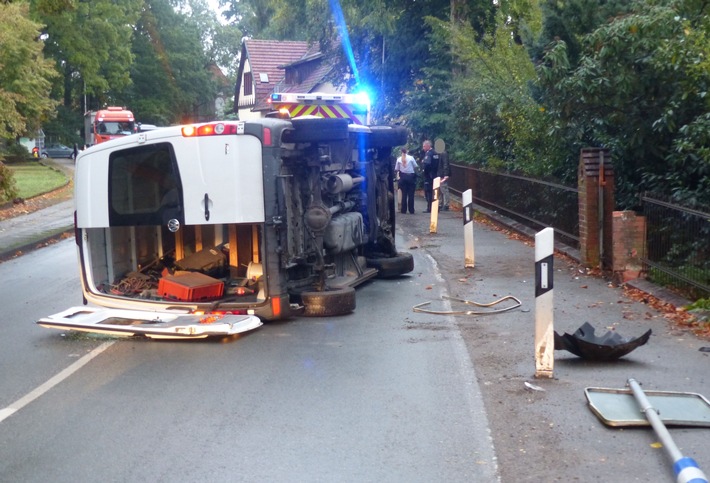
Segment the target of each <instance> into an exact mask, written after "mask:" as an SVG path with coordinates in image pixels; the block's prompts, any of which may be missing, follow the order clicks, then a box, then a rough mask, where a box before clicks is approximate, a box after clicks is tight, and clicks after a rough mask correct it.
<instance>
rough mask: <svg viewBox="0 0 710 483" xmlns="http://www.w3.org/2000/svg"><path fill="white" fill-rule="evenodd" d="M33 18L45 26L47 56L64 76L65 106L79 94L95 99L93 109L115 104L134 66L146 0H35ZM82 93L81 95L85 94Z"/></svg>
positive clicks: (128, 81) (127, 82) (128, 82)
mask: <svg viewBox="0 0 710 483" xmlns="http://www.w3.org/2000/svg"><path fill="white" fill-rule="evenodd" d="M32 5H33V13H34V15H35V16H36V17H37V18H38V19H39V20H40V21H41V22H42V23H44V24H46V33H47V35H48V39H47V41H46V45H47V47H46V54H47V56H49V57H52V58H54V59H55V62H56V63H57V66H59V70H60V71H61V72H62V73H63V75H64V76H65V84H64V85H65V87H73V88H74V89H75V90H77V91H79V92H71V91H70V92H71V93H70V92H67V89H65V90H64V93H63V98H64V104H65V106H67V107H69V106H70V104H71V102H72V100H73V99H74V98H75V97H80V96H79V95H77V94H80V93H81V94H85V95H88V96H91V97H92V98H94V99H96V101H95V104H94V105H91V106H88V107H92V108H98V107H103V106H104V105H106V104H113V103H114V102H115V99H114V98H113V97H112V96H113V92H114V90H119V89H122V88H125V87H126V86H128V85H129V84H130V82H131V79H130V74H129V73H130V66H131V63H132V62H133V56H132V54H131V44H132V37H133V27H134V25H135V24H136V21H137V20H138V18H139V15H140V12H141V9H142V8H143V6H144V0H90V1H89V0H64V1H59V2H56V1H53V0H33V2H32ZM82 91H83V92H82Z"/></svg>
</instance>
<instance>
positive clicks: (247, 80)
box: [244, 72, 254, 96]
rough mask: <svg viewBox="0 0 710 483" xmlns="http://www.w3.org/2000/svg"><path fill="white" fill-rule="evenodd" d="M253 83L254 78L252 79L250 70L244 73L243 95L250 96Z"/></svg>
mask: <svg viewBox="0 0 710 483" xmlns="http://www.w3.org/2000/svg"><path fill="white" fill-rule="evenodd" d="M253 85H254V80H253V79H252V76H251V72H245V73H244V95H245V96H250V95H252V93H253V90H252V86H253Z"/></svg>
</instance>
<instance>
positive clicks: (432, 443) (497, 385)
mask: <svg viewBox="0 0 710 483" xmlns="http://www.w3.org/2000/svg"><path fill="white" fill-rule="evenodd" d="M417 203H418V205H417V208H418V209H419V211H420V213H418V214H417V215H405V216H402V217H400V219H399V220H400V221H399V223H400V228H401V232H400V235H399V242H398V243H399V244H400V245H401V246H402V248H404V249H409V250H410V251H411V252H412V253H414V254H415V272H414V273H413V274H411V275H409V276H407V277H404V278H401V279H397V280H388V281H374V282H372V283H370V284H368V285H366V286H364V287H361V288H360V289H359V290H358V307H357V309H356V312H355V314H352V315H349V316H347V317H342V318H333V319H294V320H291V321H288V322H284V323H278V324H267V325H265V326H264V327H262V328H261V329H259V330H257V331H255V332H253V333H251V334H248V335H245V336H243V337H241V338H235V339H232V340H228V341H220V342H215V341H190V342H163V341H143V340H140V339H130V340H114V339H107V338H98V337H96V336H89V335H79V336H76V335H62V333H61V332H59V331H55V330H49V329H43V328H40V327H38V326H36V325H34V321H35V320H36V319H38V318H39V317H41V316H44V315H47V314H50V313H54V312H58V311H60V310H63V309H64V308H66V307H68V306H70V305H79V304H80V303H81V296H80V290H79V282H78V278H77V276H76V271H77V267H76V260H75V250H74V244H73V240H66V241H62V242H60V243H58V244H56V245H51V246H49V247H46V248H42V249H40V250H37V251H35V252H32V253H29V254H26V255H24V256H22V257H20V258H17V259H14V260H10V261H6V262H4V263H2V264H0V276H1V277H2V280H3V287H6V288H7V290H5V291H4V292H3V293H2V295H0V303H1V304H2V307H3V308H2V318H0V327H2V328H3V333H4V337H3V338H2V340H1V342H0V349H1V350H0V364H2V368H3V377H2V378H0V481H133V480H139V479H145V480H150V481H167V480H170V481H198V480H199V481H225V480H226V481H326V480H327V481H333V480H337V481H407V482H409V481H486V482H487V481H502V482H516V483H518V482H540V481H580V482H622V481H623V482H627V481H639V482H666V481H675V478H674V476H673V471H672V466H671V462H670V461H669V460H668V457H667V455H666V454H665V451H664V449H663V448H662V447H661V446H659V445H658V438H657V437H656V436H655V435H654V433H653V431H652V430H651V429H650V428H648V427H645V428H609V427H607V426H605V425H603V424H602V423H601V422H600V421H599V419H598V418H597V417H596V416H594V414H592V412H591V411H590V410H589V408H588V406H587V404H586V399H585V396H584V390H585V388H588V387H605V388H623V387H624V386H625V384H626V381H627V379H628V378H630V377H633V378H635V379H637V380H639V381H640V382H641V383H642V385H643V387H644V389H646V390H664V391H679V392H692V393H698V394H702V395H705V396H708V395H710V377H709V376H708V370H707V368H708V363H709V362H710V359H708V357H709V354H708V353H707V352H703V351H701V350H700V349H702V348H704V347H707V346H710V342H709V341H706V340H700V339H698V338H697V337H695V336H694V335H693V334H691V333H689V332H687V331H685V330H682V329H679V328H677V327H674V326H673V325H672V324H670V323H669V321H668V320H666V319H665V318H664V317H663V316H662V314H660V313H658V312H657V311H655V310H654V309H652V308H651V307H649V306H648V305H646V304H644V303H642V302H639V301H634V300H630V299H629V298H627V297H626V296H625V295H624V294H623V292H622V291H621V290H620V289H619V288H617V287H614V286H612V285H611V284H609V283H608V282H607V281H606V280H604V279H602V278H599V277H593V276H589V275H588V274H586V272H584V271H580V269H579V267H577V266H576V265H574V264H571V263H567V262H565V261H564V260H562V259H555V272H554V277H555V282H554V283H555V298H554V300H555V321H554V322H555V329H556V330H557V331H558V332H560V333H563V332H570V333H571V332H573V331H574V330H576V329H577V328H578V327H579V326H580V325H581V324H582V323H584V322H590V323H592V324H593V325H594V326H595V328H596V329H597V330H598V331H600V332H604V331H607V330H612V331H616V332H618V333H619V334H621V335H622V336H625V337H633V336H638V335H640V334H641V333H643V332H645V331H646V330H648V329H649V328H651V329H652V330H653V336H652V337H651V340H650V341H649V343H648V344H647V345H645V346H643V347H641V348H639V349H637V350H636V351H634V352H633V353H631V354H629V355H628V356H626V357H624V358H623V359H621V360H619V361H615V362H603V363H601V362H592V361H585V360H582V359H579V358H577V357H575V356H573V355H572V354H570V353H567V352H565V351H556V353H555V371H554V376H555V377H554V378H553V379H550V380H537V379H534V377H533V375H534V372H535V366H534V355H533V348H534V345H533V333H534V310H535V306H534V281H533V278H534V262H533V260H534V255H533V252H534V249H533V246H532V244H530V243H523V242H522V241H520V240H519V239H516V238H514V237H512V236H509V234H507V233H505V232H501V231H498V230H494V229H492V228H491V227H489V226H488V225H485V224H478V223H477V224H476V227H475V230H476V233H475V243H476V245H475V246H476V267H475V268H474V269H465V268H463V236H462V224H461V216H460V213H453V212H445V213H442V216H441V218H440V220H439V231H438V233H436V234H431V233H429V219H428V217H426V216H425V215H424V214H423V213H421V209H422V208H423V201H422V200H419V199H418V200H417ZM420 205H421V206H420ZM446 294H449V295H451V296H454V297H459V298H463V299H468V300H474V301H478V302H484V303H488V302H491V301H493V300H496V299H498V298H500V297H503V296H505V295H513V296H516V297H518V298H520V299H521V300H522V303H523V305H522V307H521V308H519V309H516V310H514V311H511V312H506V313H502V314H497V315H481V316H469V315H464V316H447V315H429V314H420V313H414V312H413V311H412V307H413V306H414V305H416V304H419V303H421V302H427V301H428V302H431V305H430V306H429V307H430V308H434V309H440V310H442V311H446V310H448V309H449V308H451V307H453V308H455V309H464V310H465V309H471V306H463V307H462V306H461V305H456V304H455V303H452V304H451V305H448V304H447V303H445V302H444V301H442V300H441V297H442V295H446ZM89 357H93V358H91V359H89ZM78 363H85V364H84V365H82V366H81V367H77V366H76V364H78ZM67 368H74V370H73V372H71V373H69V374H64V375H63V376H66V377H63V378H61V379H60V380H54V383H56V384H54V385H50V386H47V384H46V383H47V382H48V381H53V379H52V378H54V377H55V376H57V375H62V373H63V371H64V370H65V369H67ZM526 383H528V385H526ZM529 384H532V385H534V386H537V387H539V388H541V389H543V390H542V391H538V390H534V389H530V387H529ZM28 395H30V396H31V397H29V398H28V397H27V396H28ZM18 401H20V402H23V404H22V407H21V408H20V409H18V410H17V411H16V412H14V413H13V412H12V407H14V406H15V405H16V403H17V402H18ZM670 431H671V434H672V436H673V438H674V440H675V443H676V444H677V445H678V446H679V448H680V449H681V451H682V452H683V453H684V454H685V455H686V456H691V457H693V458H695V459H696V460H697V461H698V463H699V465H700V467H701V468H702V469H703V470H704V471H705V472H706V474H707V473H708V468H709V467H710V450H708V434H709V433H708V431H709V430H708V429H707V428H688V427H673V428H671V429H670Z"/></svg>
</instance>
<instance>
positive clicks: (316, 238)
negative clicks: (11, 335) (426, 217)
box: [38, 118, 413, 337]
mask: <svg viewBox="0 0 710 483" xmlns="http://www.w3.org/2000/svg"><path fill="white" fill-rule="evenodd" d="M406 136H407V133H406V130H405V129H404V128H399V127H387V126H370V127H365V126H355V125H350V124H348V122H347V121H346V120H341V119H316V118H296V119H292V120H283V119H268V118H267V119H260V120H254V121H249V122H241V121H230V122H212V123H206V124H198V125H186V126H176V127H169V128H163V129H160V130H155V131H149V132H144V133H139V134H135V135H132V136H127V137H125V138H122V139H118V140H115V141H110V142H107V143H103V144H100V145H97V146H95V147H92V148H90V149H87V150H86V151H84V152H82V153H81V154H80V156H79V158H78V159H77V162H76V175H75V204H76V243H77V246H78V253H79V261H80V266H81V279H82V285H83V293H84V298H85V304H86V303H90V304H91V305H92V306H94V307H92V306H89V307H75V308H73V309H69V310H67V311H65V312H63V313H60V314H56V315H54V316H51V317H47V318H45V319H42V320H40V321H38V323H39V324H41V325H43V326H46V327H55V328H62V329H74V330H88V331H92V332H105V333H111V334H124V335H133V334H144V335H148V336H150V337H207V336H224V335H229V334H234V333H239V332H243V331H245V330H251V329H253V328H255V327H258V326H259V325H261V321H262V320H275V319H282V318H287V317H290V316H292V315H295V314H303V315H306V316H330V315H340V314H345V313H348V312H351V311H353V310H354V308H355V292H354V289H353V287H355V286H357V285H358V284H360V283H362V282H364V281H366V280H368V279H370V278H373V277H376V276H379V277H394V276H399V275H402V274H405V273H408V272H410V271H412V270H413V259H412V256H411V255H410V254H408V253H398V252H397V250H396V247H395V215H394V214H395V196H394V193H393V172H392V167H393V160H392V157H391V153H392V147H393V146H398V145H403V144H405V142H406ZM95 306H99V307H102V308H104V309H105V310H100V309H98V308H96V307H95Z"/></svg>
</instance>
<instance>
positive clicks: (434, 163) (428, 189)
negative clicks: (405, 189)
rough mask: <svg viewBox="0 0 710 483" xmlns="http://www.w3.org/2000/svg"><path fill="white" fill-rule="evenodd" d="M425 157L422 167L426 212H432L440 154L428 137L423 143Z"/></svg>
mask: <svg viewBox="0 0 710 483" xmlns="http://www.w3.org/2000/svg"><path fill="white" fill-rule="evenodd" d="M422 150H423V151H424V157H423V158H422V169H423V171H424V197H425V198H426V203H427V209H426V211H425V213H431V203H432V201H434V178H436V177H437V176H438V175H437V173H438V172H439V155H438V154H437V152H436V151H434V149H432V147H431V141H429V140H428V139H427V140H426V141H424V142H423V143H422Z"/></svg>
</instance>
